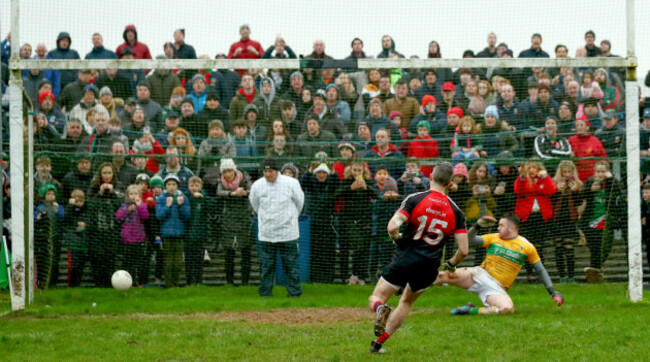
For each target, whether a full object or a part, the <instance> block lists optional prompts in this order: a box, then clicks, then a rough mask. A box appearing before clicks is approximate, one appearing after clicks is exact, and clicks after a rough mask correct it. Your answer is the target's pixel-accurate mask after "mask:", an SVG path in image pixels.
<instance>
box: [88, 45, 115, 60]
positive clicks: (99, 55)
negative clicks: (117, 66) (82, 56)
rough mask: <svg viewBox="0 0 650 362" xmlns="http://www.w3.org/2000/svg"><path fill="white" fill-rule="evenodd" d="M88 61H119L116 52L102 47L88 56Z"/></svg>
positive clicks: (96, 48) (95, 48)
mask: <svg viewBox="0 0 650 362" xmlns="http://www.w3.org/2000/svg"><path fill="white" fill-rule="evenodd" d="M86 59H117V54H115V52H114V51H112V50H108V49H106V48H104V47H103V46H102V47H94V48H93V50H91V51H90V53H88V54H86Z"/></svg>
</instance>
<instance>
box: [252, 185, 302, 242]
mask: <svg viewBox="0 0 650 362" xmlns="http://www.w3.org/2000/svg"><path fill="white" fill-rule="evenodd" d="M249 200H250V203H251V205H252V206H253V210H255V212H256V213H257V223H258V226H257V228H258V233H257V237H258V239H259V240H260V241H266V242H271V243H279V242H285V241H291V240H296V239H298V237H299V236H300V231H299V230H298V216H299V215H300V212H301V211H302V206H303V203H304V201H305V194H304V193H303V192H302V188H300V183H299V182H298V180H296V179H294V178H292V177H289V176H284V175H281V174H279V175H278V178H277V179H276V180H275V182H273V183H271V182H268V181H266V179H265V178H264V177H262V178H260V179H259V180H257V181H255V183H254V184H253V186H252V187H251V192H250V196H249Z"/></svg>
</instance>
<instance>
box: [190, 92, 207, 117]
mask: <svg viewBox="0 0 650 362" xmlns="http://www.w3.org/2000/svg"><path fill="white" fill-rule="evenodd" d="M188 97H190V98H192V103H194V114H197V113H199V111H200V110H202V109H203V107H205V102H207V101H208V92H203V93H201V95H200V96H197V95H196V93H195V92H192V93H190V95H189V96H188Z"/></svg>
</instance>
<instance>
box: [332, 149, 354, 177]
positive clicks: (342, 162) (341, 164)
mask: <svg viewBox="0 0 650 362" xmlns="http://www.w3.org/2000/svg"><path fill="white" fill-rule="evenodd" d="M355 151H356V148H355V147H354V144H352V143H351V142H341V143H339V156H341V159H339V160H338V161H336V163H334V171H335V172H336V174H337V176H338V178H339V180H343V177H344V171H345V168H346V167H347V166H348V165H349V164H350V161H352V160H353V159H354V152H355Z"/></svg>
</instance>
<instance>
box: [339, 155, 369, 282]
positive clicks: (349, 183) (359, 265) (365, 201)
mask: <svg viewBox="0 0 650 362" xmlns="http://www.w3.org/2000/svg"><path fill="white" fill-rule="evenodd" d="M377 194H378V192H377V186H376V184H375V182H374V180H373V179H372V178H371V177H370V171H369V170H368V169H367V168H366V165H365V163H364V162H361V161H352V162H351V163H350V165H349V166H348V167H347V168H346V169H345V178H344V179H343V180H342V181H341V185H340V186H339V188H338V190H337V193H336V196H337V197H340V198H342V199H343V201H344V203H345V204H344V206H343V210H342V211H341V213H340V215H341V216H340V219H341V224H340V231H341V239H340V250H341V253H340V263H341V264H340V267H339V270H340V271H341V277H342V278H348V276H349V280H348V284H350V285H354V284H361V285H363V284H365V280H367V279H368V277H369V275H368V274H369V270H368V261H369V260H368V256H369V255H368V254H369V253H368V251H369V249H370V242H369V240H370V237H371V235H372V213H370V212H368V210H371V209H372V200H374V199H375V198H377ZM350 252H352V253H353V255H352V273H350V264H349V260H350V259H349V257H350Z"/></svg>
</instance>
